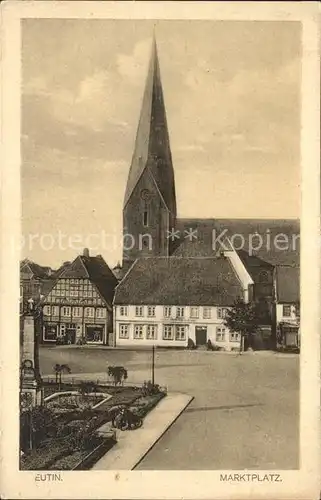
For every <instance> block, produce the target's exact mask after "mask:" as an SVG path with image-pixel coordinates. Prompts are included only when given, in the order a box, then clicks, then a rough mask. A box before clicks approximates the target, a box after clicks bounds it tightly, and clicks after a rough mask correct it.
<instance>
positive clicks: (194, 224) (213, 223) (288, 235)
mask: <svg viewBox="0 0 321 500" xmlns="http://www.w3.org/2000/svg"><path fill="white" fill-rule="evenodd" d="M176 229H177V230H178V231H179V232H180V238H179V239H176V240H175V241H174V242H173V247H172V248H173V250H172V255H173V256H176V257H210V256H215V255H216V254H217V253H218V252H220V251H221V250H223V251H224V250H226V249H227V248H228V246H229V245H228V241H229V242H231V243H232V244H233V246H234V248H235V249H236V251H240V252H239V256H240V258H241V259H242V261H243V263H244V264H245V266H246V267H247V266H255V265H256V264H258V265H259V264H260V265H263V262H261V263H259V260H257V261H255V258H257V259H260V260H261V261H264V262H265V263H268V264H271V265H293V266H298V265H299V262H300V240H299V235H300V224H299V221H298V220H296V219H177V223H176ZM190 229H193V230H196V233H195V234H196V238H192V237H191V238H189V237H188V235H187V231H188V230H190ZM278 235H279V236H278ZM277 237H279V238H280V241H281V243H278V240H277V239H276V238H277ZM282 238H283V239H282ZM284 238H285V240H284ZM251 241H252V247H253V248H252V250H251ZM261 241H262V243H261V247H260V248H258V244H259V243H260V242H261ZM282 241H286V244H283V243H282ZM286 246H287V248H285V247H286ZM254 247H257V248H254Z"/></svg>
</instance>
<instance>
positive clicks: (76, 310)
mask: <svg viewBox="0 0 321 500" xmlns="http://www.w3.org/2000/svg"><path fill="white" fill-rule="evenodd" d="M72 315H73V316H74V317H75V318H80V317H81V307H74V308H73V310H72Z"/></svg>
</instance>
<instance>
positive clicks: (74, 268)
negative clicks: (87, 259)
mask: <svg viewBox="0 0 321 500" xmlns="http://www.w3.org/2000/svg"><path fill="white" fill-rule="evenodd" d="M60 278H65V279H67V278H71V279H72V278H78V279H79V278H88V272H87V269H86V268H85V266H84V265H83V262H82V260H81V257H80V256H79V257H77V258H76V259H75V260H74V261H73V262H72V263H71V264H70V265H69V266H67V267H66V269H65V271H63V272H62V273H61V275H60Z"/></svg>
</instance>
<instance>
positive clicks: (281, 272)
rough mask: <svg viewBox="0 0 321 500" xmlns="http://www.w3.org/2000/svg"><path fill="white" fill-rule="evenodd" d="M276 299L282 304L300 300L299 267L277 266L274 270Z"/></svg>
mask: <svg viewBox="0 0 321 500" xmlns="http://www.w3.org/2000/svg"><path fill="white" fill-rule="evenodd" d="M275 277H276V295H277V301H278V302H280V303H283V304H295V303H298V302H300V269H299V267H293V266H277V267H276V270H275Z"/></svg>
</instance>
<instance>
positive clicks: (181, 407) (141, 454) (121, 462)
mask: <svg viewBox="0 0 321 500" xmlns="http://www.w3.org/2000/svg"><path fill="white" fill-rule="evenodd" d="M171 394H172V396H174V395H177V396H181V397H182V399H181V401H180V403H179V404H177V407H176V410H174V411H170V408H167V409H166V410H165V411H170V413H171V414H170V415H169V418H168V419H166V420H164V421H163V424H161V425H159V424H160V423H159V422H158V424H157V423H156V422H154V423H153V422H152V421H151V422H150V423H149V426H148V427H147V433H148V432H150V430H151V429H153V430H154V431H155V432H152V435H151V436H150V438H148V437H147V439H146V435H145V438H144V437H143V435H141V436H140V438H141V439H139V441H141V444H142V446H139V447H138V449H137V450H136V451H134V452H133V446H132V445H133V443H132V442H131V440H129V441H127V442H126V440H125V442H124V441H123V442H122V443H120V446H121V447H120V449H119V448H118V450H117V443H116V446H115V447H114V448H113V449H112V450H111V453H113V452H114V453H115V455H114V456H109V452H107V453H106V454H105V455H104V456H102V457H101V458H100V460H98V462H96V463H95V464H94V465H93V466H92V469H95V470H127V471H128V470H134V469H135V468H136V467H137V466H138V465H139V464H140V463H141V461H142V460H143V459H144V458H145V457H146V455H147V454H148V453H149V452H150V450H151V449H152V448H153V447H154V446H155V445H156V443H158V441H159V440H160V439H161V438H162V437H163V436H164V434H165V433H166V432H167V431H168V429H169V428H170V427H171V426H172V425H173V424H174V422H176V420H177V419H178V418H179V417H180V415H181V414H182V413H183V412H184V411H185V409H186V408H187V407H188V406H189V404H190V403H191V402H192V401H193V399H194V396H190V395H188V394H185V393H171ZM165 399H166V398H165ZM156 409H157V405H156V407H155V410H156ZM155 410H152V411H151V412H150V414H149V415H151V416H152V414H153V412H154V411H155ZM158 426H159V427H158ZM148 428H149V430H148ZM142 430H143V429H142ZM147 436H148V434H147ZM138 438H139V436H138ZM127 450H128V454H127ZM104 457H105V458H104Z"/></svg>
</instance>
